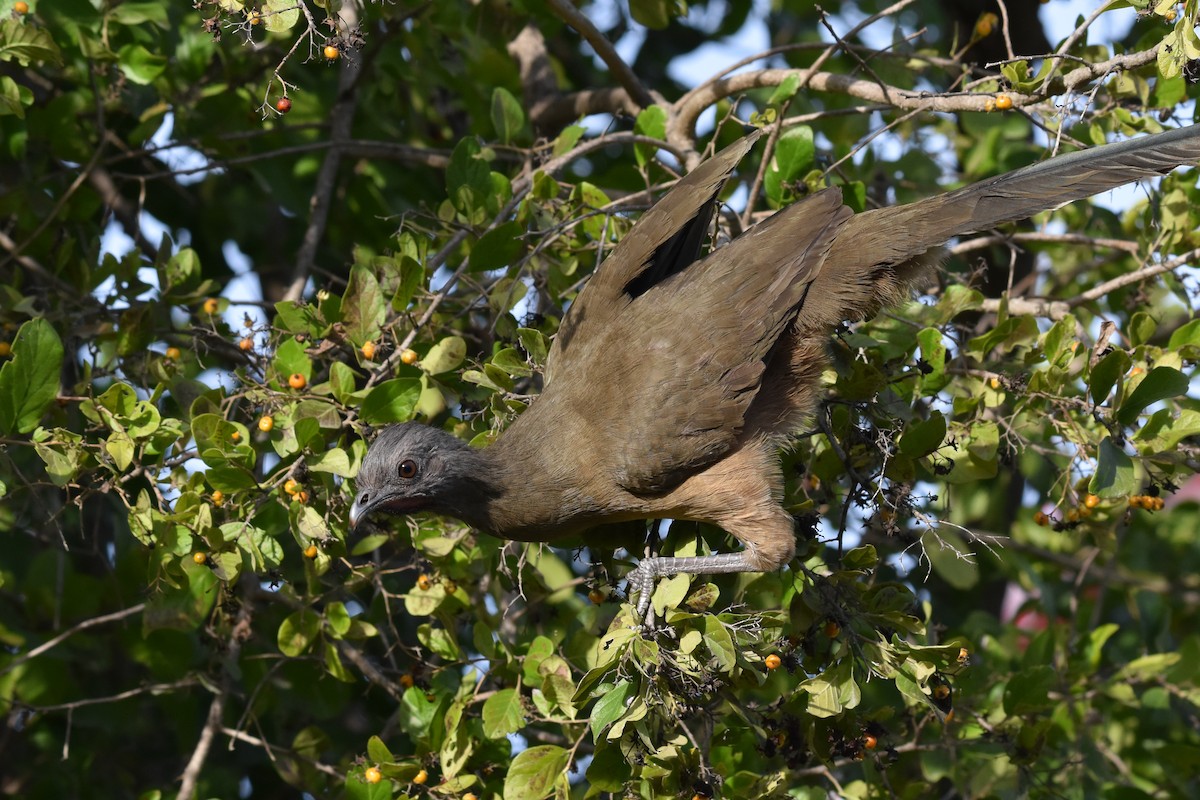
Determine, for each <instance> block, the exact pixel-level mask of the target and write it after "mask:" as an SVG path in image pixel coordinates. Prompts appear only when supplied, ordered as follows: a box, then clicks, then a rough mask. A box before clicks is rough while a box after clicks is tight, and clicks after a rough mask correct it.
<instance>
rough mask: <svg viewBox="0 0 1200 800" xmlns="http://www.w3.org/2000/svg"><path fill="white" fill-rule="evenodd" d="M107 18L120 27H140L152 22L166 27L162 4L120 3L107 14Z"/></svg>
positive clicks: (165, 13)
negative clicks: (117, 23) (144, 23)
mask: <svg viewBox="0 0 1200 800" xmlns="http://www.w3.org/2000/svg"><path fill="white" fill-rule="evenodd" d="M108 18H109V19H110V20H112V21H114V22H119V23H121V24H122V25H141V24H142V23H143V22H152V23H154V24H156V25H158V26H160V27H166V25H167V9H166V7H165V6H164V5H163V4H162V3H121V4H120V5H118V6H115V7H114V8H112V9H111V10H110V11H109V12H108Z"/></svg>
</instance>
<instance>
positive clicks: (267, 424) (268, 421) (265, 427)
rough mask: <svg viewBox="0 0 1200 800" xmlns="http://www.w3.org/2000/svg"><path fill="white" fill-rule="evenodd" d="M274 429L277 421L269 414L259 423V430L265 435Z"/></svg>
mask: <svg viewBox="0 0 1200 800" xmlns="http://www.w3.org/2000/svg"><path fill="white" fill-rule="evenodd" d="M274 427H275V419H274V417H272V416H271V415H269V414H268V415H267V416H265V417H263V418H262V419H260V420H259V421H258V429H259V430H260V431H262V432H263V433H270V432H271V429H272V428H274Z"/></svg>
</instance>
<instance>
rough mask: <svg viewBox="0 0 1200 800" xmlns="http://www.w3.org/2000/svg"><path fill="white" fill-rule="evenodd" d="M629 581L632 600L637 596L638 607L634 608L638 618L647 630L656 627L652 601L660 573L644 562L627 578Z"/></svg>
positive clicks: (649, 563)
mask: <svg viewBox="0 0 1200 800" xmlns="http://www.w3.org/2000/svg"><path fill="white" fill-rule="evenodd" d="M627 580H628V581H629V596H630V598H632V597H633V596H634V595H637V605H636V606H635V607H634V608H635V609H636V611H637V618H638V619H640V620H642V624H643V626H644V627H645V628H647V629H651V630H652V629H653V628H654V627H655V615H654V606H653V605H651V603H650V600H651V598H652V597H653V596H654V584H655V583H656V581H657V580H658V573H657V572H656V571H655V569H654V567H653V565H652V564H651V562H650V561H649V560H646V561H642V562H641V563H640V564H638V565H637V567H636V568H635V569H634V570H633V572H630V573H629V575H628V576H627Z"/></svg>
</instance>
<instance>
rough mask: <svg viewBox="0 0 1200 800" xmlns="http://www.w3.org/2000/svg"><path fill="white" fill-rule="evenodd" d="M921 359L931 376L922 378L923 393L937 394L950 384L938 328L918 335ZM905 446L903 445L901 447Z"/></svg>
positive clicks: (923, 331) (942, 340)
mask: <svg viewBox="0 0 1200 800" xmlns="http://www.w3.org/2000/svg"><path fill="white" fill-rule="evenodd" d="M917 343H918V344H919V345H920V346H921V358H922V359H923V360H924V361H925V363H926V364H928V365H929V370H930V371H929V374H927V375H925V374H923V375H922V376H921V393H922V394H924V395H932V394H937V393H938V392H940V391H941V390H942V389H943V388H945V386H946V384H947V383H949V382H950V376H948V375H946V342H945V339H944V337H943V336H942V332H941V331H940V330H938V329H937V328H924V329H922V330H921V331H919V332H918V333H917ZM901 446H903V445H901Z"/></svg>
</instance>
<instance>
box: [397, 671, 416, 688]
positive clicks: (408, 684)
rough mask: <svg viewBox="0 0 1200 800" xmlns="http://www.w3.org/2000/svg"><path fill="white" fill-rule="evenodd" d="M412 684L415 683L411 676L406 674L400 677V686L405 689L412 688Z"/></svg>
mask: <svg viewBox="0 0 1200 800" xmlns="http://www.w3.org/2000/svg"><path fill="white" fill-rule="evenodd" d="M414 683H416V681H414V680H413V676H412V675H410V674H408V673H407V672H406V673H404V674H403V675H401V676H400V685H401V686H403V687H404V688H405V689H409V688H412V685H413V684H414Z"/></svg>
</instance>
